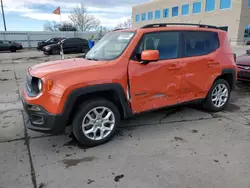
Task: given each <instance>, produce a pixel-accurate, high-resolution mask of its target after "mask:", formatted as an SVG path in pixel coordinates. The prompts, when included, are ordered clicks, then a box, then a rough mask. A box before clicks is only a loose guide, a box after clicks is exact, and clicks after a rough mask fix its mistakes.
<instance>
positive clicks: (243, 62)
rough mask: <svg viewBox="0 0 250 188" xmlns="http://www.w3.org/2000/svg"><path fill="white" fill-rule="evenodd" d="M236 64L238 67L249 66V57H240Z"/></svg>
mask: <svg viewBox="0 0 250 188" xmlns="http://www.w3.org/2000/svg"><path fill="white" fill-rule="evenodd" d="M236 63H237V64H239V65H250V55H248V54H244V55H242V56H239V57H237V59H236Z"/></svg>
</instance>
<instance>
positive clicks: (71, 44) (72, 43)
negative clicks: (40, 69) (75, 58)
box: [42, 38, 89, 55]
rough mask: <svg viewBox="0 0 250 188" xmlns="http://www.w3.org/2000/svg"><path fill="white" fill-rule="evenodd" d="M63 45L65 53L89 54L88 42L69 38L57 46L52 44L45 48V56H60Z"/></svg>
mask: <svg viewBox="0 0 250 188" xmlns="http://www.w3.org/2000/svg"><path fill="white" fill-rule="evenodd" d="M61 44H62V47H63V52H64V53H73V52H79V53H87V52H88V51H89V46H88V41H87V40H86V39H81V38H68V39H64V40H62V41H61V42H59V43H57V44H51V45H48V46H45V47H43V49H42V50H43V51H44V54H46V55H50V54H52V55H56V54H60V49H61Z"/></svg>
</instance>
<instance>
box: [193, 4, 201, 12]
mask: <svg viewBox="0 0 250 188" xmlns="http://www.w3.org/2000/svg"><path fill="white" fill-rule="evenodd" d="M200 12H201V2H195V3H194V4H193V13H194V14H198V13H200Z"/></svg>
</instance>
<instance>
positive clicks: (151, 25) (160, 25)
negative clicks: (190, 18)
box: [141, 23, 219, 29]
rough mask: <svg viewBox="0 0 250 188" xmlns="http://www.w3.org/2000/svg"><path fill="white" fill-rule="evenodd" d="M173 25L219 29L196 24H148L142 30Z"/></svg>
mask: <svg viewBox="0 0 250 188" xmlns="http://www.w3.org/2000/svg"><path fill="white" fill-rule="evenodd" d="M171 25H186V26H197V27H201V28H211V29H219V28H218V27H216V26H214V25H205V24H195V23H155V24H148V25H145V26H143V27H141V29H146V28H155V27H167V26H171Z"/></svg>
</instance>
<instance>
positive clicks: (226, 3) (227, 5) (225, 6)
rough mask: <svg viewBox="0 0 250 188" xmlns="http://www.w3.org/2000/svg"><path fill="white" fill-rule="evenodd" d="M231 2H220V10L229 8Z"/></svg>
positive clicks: (222, 0)
mask: <svg viewBox="0 0 250 188" xmlns="http://www.w3.org/2000/svg"><path fill="white" fill-rule="evenodd" d="M231 3H232V0H220V9H226V8H231Z"/></svg>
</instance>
